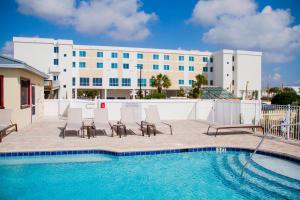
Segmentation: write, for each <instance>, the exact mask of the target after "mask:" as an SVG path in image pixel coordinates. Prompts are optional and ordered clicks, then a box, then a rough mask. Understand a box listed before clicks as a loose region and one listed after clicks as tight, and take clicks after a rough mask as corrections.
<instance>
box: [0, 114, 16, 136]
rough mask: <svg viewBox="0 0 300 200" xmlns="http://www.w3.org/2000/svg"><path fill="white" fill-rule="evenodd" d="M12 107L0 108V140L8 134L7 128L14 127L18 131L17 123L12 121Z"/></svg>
mask: <svg viewBox="0 0 300 200" xmlns="http://www.w3.org/2000/svg"><path fill="white" fill-rule="evenodd" d="M11 113H12V110H11V109H0V142H2V137H4V136H5V135H6V134H7V130H9V129H10V128H14V129H15V131H18V126H17V124H13V123H12V122H11Z"/></svg>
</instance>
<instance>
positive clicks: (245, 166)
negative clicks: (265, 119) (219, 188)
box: [241, 123, 300, 177]
mask: <svg viewBox="0 0 300 200" xmlns="http://www.w3.org/2000/svg"><path fill="white" fill-rule="evenodd" d="M297 125H300V123H295V124H284V125H281V124H280V125H272V126H271V128H270V129H269V130H268V132H266V133H263V136H262V138H261V140H260V142H259V143H258V145H257V146H256V148H255V150H254V152H253V153H252V154H251V155H250V157H249V159H248V160H247V162H246V163H245V164H244V166H243V168H242V172H241V177H243V174H244V171H245V169H246V168H247V166H248V164H249V162H250V161H251V160H252V157H253V156H254V154H256V152H257V151H258V149H259V147H260V146H261V145H262V143H263V142H264V140H265V138H266V136H267V135H268V134H269V132H270V131H271V130H272V129H273V128H274V127H281V126H286V127H290V126H297Z"/></svg>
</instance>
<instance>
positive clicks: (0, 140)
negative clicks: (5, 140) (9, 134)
mask: <svg viewBox="0 0 300 200" xmlns="http://www.w3.org/2000/svg"><path fill="white" fill-rule="evenodd" d="M0 142H2V131H0Z"/></svg>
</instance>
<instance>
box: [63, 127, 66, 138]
mask: <svg viewBox="0 0 300 200" xmlns="http://www.w3.org/2000/svg"><path fill="white" fill-rule="evenodd" d="M65 131H66V129H64V130H63V139H65Z"/></svg>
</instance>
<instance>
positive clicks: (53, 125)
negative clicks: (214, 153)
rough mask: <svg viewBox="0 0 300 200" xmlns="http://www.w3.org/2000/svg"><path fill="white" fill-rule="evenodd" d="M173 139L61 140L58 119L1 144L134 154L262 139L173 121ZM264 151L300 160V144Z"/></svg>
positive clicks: (273, 144) (274, 143)
mask: <svg viewBox="0 0 300 200" xmlns="http://www.w3.org/2000/svg"><path fill="white" fill-rule="evenodd" d="M170 123H171V124H172V125H173V135H170V134H169V131H168V129H166V130H165V132H166V133H165V134H158V135H156V136H153V135H151V137H148V136H141V135H128V136H126V137H122V138H119V137H117V136H115V137H108V136H102V135H97V136H96V137H95V138H93V137H92V138H91V139H88V138H87V137H85V138H80V137H76V136H75V135H70V136H67V137H66V138H65V139H63V138H62V137H61V136H60V133H61V128H62V127H64V124H65V121H64V120H58V119H55V118H46V119H42V120H40V121H39V122H35V123H34V124H32V125H31V126H30V127H28V128H25V129H23V130H20V131H19V132H14V133H11V134H10V135H8V136H6V137H5V138H4V139H3V141H2V143H0V152H27V151H35V152H36V151H58V150H106V151H113V152H132V151H150V150H169V149H184V148H196V147H236V148H247V149H254V148H255V147H256V145H257V144H258V143H259V141H260V139H261V137H260V136H259V134H257V135H253V134H228V135H220V136H217V137H214V136H209V135H206V134H204V133H206V130H207V124H205V123H201V122H196V121H187V120H186V121H170ZM260 149H261V150H263V151H268V152H274V153H280V154H284V155H288V156H291V157H294V158H296V159H300V142H291V143H286V142H283V141H280V140H278V139H266V140H265V142H264V143H263V145H262V146H261V148H260Z"/></svg>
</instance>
